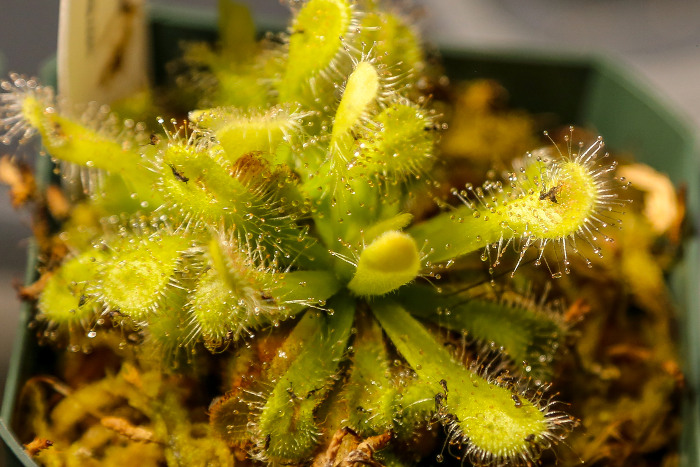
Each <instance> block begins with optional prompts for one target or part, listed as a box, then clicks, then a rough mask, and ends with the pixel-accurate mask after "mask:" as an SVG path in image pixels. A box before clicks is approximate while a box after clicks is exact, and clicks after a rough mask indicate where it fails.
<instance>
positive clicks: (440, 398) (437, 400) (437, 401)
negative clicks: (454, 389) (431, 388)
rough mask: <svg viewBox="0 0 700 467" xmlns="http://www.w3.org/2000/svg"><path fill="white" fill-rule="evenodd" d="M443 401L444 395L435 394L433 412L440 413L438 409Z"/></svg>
mask: <svg viewBox="0 0 700 467" xmlns="http://www.w3.org/2000/svg"><path fill="white" fill-rule="evenodd" d="M444 400H445V395H444V394H443V393H441V392H438V393H437V394H435V411H436V412H440V407H441V406H442V401H444Z"/></svg>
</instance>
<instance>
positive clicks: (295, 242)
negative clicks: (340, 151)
mask: <svg viewBox="0 0 700 467" xmlns="http://www.w3.org/2000/svg"><path fill="white" fill-rule="evenodd" d="M216 150H217V148H216V147H198V146H197V145H196V144H185V143H181V142H175V143H171V144H170V145H169V146H168V148H167V149H166V150H165V152H164V153H163V162H162V164H161V168H160V183H159V185H160V186H159V188H160V190H161V191H162V192H163V194H164V196H165V197H166V200H167V202H168V205H169V207H170V208H171V209H170V210H171V212H176V213H178V214H179V216H180V218H181V220H182V221H185V222H193V223H195V224H196V223H201V224H204V225H207V226H210V227H212V228H215V229H216V228H219V227H221V226H222V225H223V226H224V227H226V228H235V229H234V231H235V234H236V236H237V240H238V241H239V243H240V244H243V245H250V249H251V251H252V252H253V253H254V254H255V255H257V256H258V258H259V259H260V260H261V261H263V262H271V261H273V260H274V259H275V257H276V255H279V256H280V258H279V259H280V260H281V261H282V262H286V261H287V260H289V261H291V260H292V257H293V255H295V254H297V253H298V252H299V251H302V250H303V249H304V248H306V247H308V246H309V243H310V242H311V238H309V237H308V236H304V235H303V231H302V230H301V229H300V228H298V227H297V226H296V223H295V221H296V220H297V219H298V218H300V217H301V216H302V215H303V210H304V209H308V208H307V207H306V206H304V205H303V203H300V202H299V201H297V200H289V199H287V198H284V197H279V198H278V197H277V193H278V192H281V191H282V190H281V189H280V186H282V187H285V186H286V185H287V184H291V183H292V182H291V177H292V175H291V174H290V173H288V172H286V173H285V172H283V171H272V169H271V168H270V167H269V163H267V162H266V161H265V160H263V159H260V158H259V157H258V156H257V155H255V154H247V155H245V156H243V157H241V158H239V159H238V160H237V161H236V162H235V163H234V164H233V165H227V164H226V163H225V162H224V161H220V160H215V159H214V157H216V155H217V153H216ZM290 191H291V189H290ZM290 191H287V192H290ZM285 193H286V192H285ZM282 198H284V199H282Z"/></svg>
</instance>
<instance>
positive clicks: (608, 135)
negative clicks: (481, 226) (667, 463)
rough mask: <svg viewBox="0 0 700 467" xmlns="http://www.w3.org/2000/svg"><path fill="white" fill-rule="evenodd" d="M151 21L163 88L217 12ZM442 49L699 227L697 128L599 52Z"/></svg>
mask: <svg viewBox="0 0 700 467" xmlns="http://www.w3.org/2000/svg"><path fill="white" fill-rule="evenodd" d="M150 25H151V26H150V27H151V35H152V41H151V47H152V59H153V64H154V66H153V73H154V76H153V77H154V81H155V82H156V83H158V84H165V82H166V80H167V75H166V73H165V64H166V63H168V62H169V61H171V60H172V59H174V58H176V57H178V56H179V46H178V44H179V43H180V41H182V40H193V39H197V40H213V39H214V38H215V37H216V18H215V17H214V16H213V15H212V14H210V13H205V12H201V11H193V10H190V9H187V10H184V9H173V8H167V9H154V10H153V11H152V12H151V19H150ZM442 55H443V62H444V64H445V67H446V71H447V75H448V76H449V77H450V78H451V79H453V80H462V79H474V78H493V79H495V80H497V81H499V82H500V83H501V84H502V85H503V86H504V87H505V88H506V89H508V91H509V93H510V96H511V104H512V105H513V106H514V107H519V108H524V109H527V110H529V111H531V112H535V113H544V112H546V113H548V114H551V115H556V116H557V118H558V120H559V121H558V123H572V124H575V125H578V126H583V127H587V128H593V129H595V130H596V131H597V132H598V133H600V134H602V135H604V136H605V139H606V144H607V145H608V146H609V147H612V148H614V149H615V150H617V151H625V152H629V153H631V154H634V155H635V157H636V158H637V159H638V160H639V161H641V162H644V163H647V164H649V165H651V166H653V167H655V168H656V169H658V170H660V171H662V172H665V173H667V174H668V175H669V176H670V177H671V179H672V180H673V181H674V182H675V183H676V184H678V185H684V186H686V187H687V193H688V212H689V213H691V214H690V215H691V216H692V218H691V219H690V221H691V223H692V225H693V226H694V227H695V229H697V226H700V206H699V204H700V193H699V190H700V179H699V177H700V164H699V162H700V151H699V148H700V145H699V144H698V140H697V139H696V138H695V136H694V135H695V130H694V129H693V128H692V127H690V126H689V125H688V124H687V123H686V122H685V121H684V120H683V119H682V118H680V117H679V116H677V115H676V114H674V112H673V111H672V110H671V109H669V108H668V107H667V105H666V104H665V103H664V102H663V101H662V100H660V99H659V98H658V97H656V96H655V95H654V93H653V92H651V90H650V89H648V88H647V87H645V86H644V85H643V84H640V83H639V82H638V81H637V80H636V79H635V77H634V76H631V75H630V74H629V73H627V72H625V71H623V70H621V69H620V68H618V67H617V66H615V65H614V64H613V63H611V62H610V61H609V60H607V59H604V58H601V57H597V56H586V55H579V56H571V55H556V54H551V53H546V54H545V53H538V52H533V51H527V50H505V51H493V50H475V49H448V50H443V51H442ZM45 81H46V80H45ZM49 81H50V80H49ZM41 161H42V163H43V164H44V166H45V167H44V171H43V174H44V175H45V176H46V177H48V176H49V174H50V167H49V166H48V159H47V158H42V159H41ZM695 231H697V230H695ZM699 248H700V243H699V239H698V237H697V235H695V236H693V237H692V238H690V239H688V240H687V241H686V244H685V245H684V257H683V259H682V261H680V262H679V264H678V265H677V266H676V267H675V269H674V270H673V272H672V274H671V276H670V278H669V281H670V285H671V288H672V290H673V293H674V296H675V299H676V302H677V304H678V309H679V316H678V321H679V335H680V336H681V342H680V346H681V355H682V364H683V369H684V371H685V376H686V382H687V387H688V390H687V391H686V394H685V396H684V400H683V413H682V416H683V436H682V439H681V446H680V452H681V459H680V465H681V466H682V467H696V466H700V406H699V400H700V399H699V398H698V396H699V394H698V388H700V342H699V341H698V339H697V337H698V336H697V334H698V332H700V293H699V291H698V287H697V284H698V283H699V281H698V279H699V278H700V271H699V269H700V249H699ZM35 263H36V252H35V250H34V249H33V248H30V252H29V264H30V266H32V265H34V264H35ZM28 270H29V271H30V272H29V273H28V275H27V278H26V279H27V282H31V281H33V279H34V275H33V273H32V272H31V271H32V270H33V268H32V267H29V268H28ZM32 315H33V310H32V308H31V306H30V305H28V304H24V305H23V307H22V310H21V319H20V323H19V328H18V330H17V337H16V342H15V345H14V351H13V356H12V360H11V362H10V370H9V374H8V379H7V384H6V388H5V397H4V400H3V404H2V412H0V435H1V436H2V439H3V440H4V442H5V445H4V452H3V455H4V457H5V461H6V463H5V465H7V466H8V467H12V466H21V465H24V466H35V465H36V464H35V463H34V462H33V461H32V460H31V458H30V457H29V456H28V455H27V454H26V453H25V452H24V450H23V448H22V445H21V444H20V443H19V442H18V441H17V440H16V438H15V437H14V435H13V432H12V428H11V427H12V426H14V425H16V424H17V423H21V421H22V420H21V417H22V414H21V413H17V411H16V402H17V396H18V394H19V391H20V389H21V388H22V385H23V384H24V382H25V381H26V380H27V378H28V377H29V376H30V375H32V374H37V373H41V372H47V371H50V369H51V367H52V364H53V362H54V356H53V354H52V353H51V351H50V349H46V348H40V347H39V346H38V345H37V342H36V340H35V338H34V336H33V335H32V333H31V332H29V331H28V327H27V325H28V323H29V322H30V320H31V318H32ZM1 458H2V457H0V459H1Z"/></svg>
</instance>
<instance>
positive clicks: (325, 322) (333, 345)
mask: <svg viewBox="0 0 700 467" xmlns="http://www.w3.org/2000/svg"><path fill="white" fill-rule="evenodd" d="M330 306H331V307H332V308H333V309H334V313H333V315H326V314H315V315H314V316H313V320H314V322H315V327H316V332H315V333H314V334H313V336H312V338H311V339H310V340H309V341H308V342H307V343H306V345H305V346H304V348H303V350H302V351H301V353H300V354H299V356H298V357H297V358H296V360H294V362H293V363H292V364H291V366H290V367H289V369H288V370H287V372H286V373H285V374H284V376H282V377H281V378H280V379H279V380H278V381H277V383H276V384H275V387H274V389H273V391H272V393H271V394H270V397H269V398H268V399H267V402H266V403H265V406H264V407H263V409H262V412H261V414H260V417H259V419H258V421H257V438H258V443H259V445H261V446H263V447H264V453H265V455H266V456H267V457H268V458H269V459H270V460H271V461H273V462H300V461H303V460H306V459H308V458H309V457H310V456H311V454H312V453H313V451H314V449H315V448H316V443H317V440H318V438H319V436H320V429H319V427H318V424H317V421H316V420H314V411H315V409H316V407H317V406H318V405H319V404H320V403H321V402H322V401H323V399H324V398H325V396H326V394H327V393H328V391H329V390H330V388H331V387H332V385H333V379H334V377H335V375H336V372H337V371H338V364H339V363H340V360H341V359H342V358H343V355H344V353H345V348H346V344H347V340H348V337H349V336H350V328H351V326H352V323H353V318H354V308H355V304H354V302H352V301H351V300H349V299H348V298H339V299H337V300H333V301H332V302H331V304H330Z"/></svg>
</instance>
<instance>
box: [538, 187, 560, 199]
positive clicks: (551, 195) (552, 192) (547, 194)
mask: <svg viewBox="0 0 700 467" xmlns="http://www.w3.org/2000/svg"><path fill="white" fill-rule="evenodd" d="M560 188H561V186H560V185H557V186H553V187H552V188H550V189H549V190H548V191H544V190H542V192H541V193H540V201H541V200H544V199H547V198H548V199H549V200H550V201H551V202H552V203H557V202H558V201H557V192H558V191H559V189H560Z"/></svg>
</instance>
